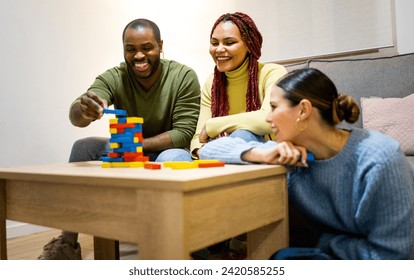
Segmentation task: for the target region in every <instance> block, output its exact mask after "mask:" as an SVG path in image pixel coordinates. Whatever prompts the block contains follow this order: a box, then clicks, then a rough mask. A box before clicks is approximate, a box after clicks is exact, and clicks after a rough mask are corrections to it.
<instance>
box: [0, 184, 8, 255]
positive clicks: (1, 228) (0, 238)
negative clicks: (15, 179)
mask: <svg viewBox="0 0 414 280" xmlns="http://www.w3.org/2000/svg"><path fill="white" fill-rule="evenodd" d="M0 259H1V260H7V234H6V180H0Z"/></svg>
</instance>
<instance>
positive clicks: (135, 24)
mask: <svg viewBox="0 0 414 280" xmlns="http://www.w3.org/2000/svg"><path fill="white" fill-rule="evenodd" d="M140 27H142V28H150V29H151V30H152V33H153V34H154V37H155V40H156V41H157V43H160V42H161V32H160V29H159V28H158V25H156V24H155V23H154V22H152V21H150V20H149V19H145V18H139V19H135V20H133V21H131V22H130V23H128V24H127V25H126V26H125V28H124V31H123V32H122V41H123V40H124V37H125V31H126V30H127V29H128V28H132V29H138V28H140Z"/></svg>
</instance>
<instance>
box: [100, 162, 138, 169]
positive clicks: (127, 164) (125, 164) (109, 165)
mask: <svg viewBox="0 0 414 280" xmlns="http://www.w3.org/2000/svg"><path fill="white" fill-rule="evenodd" d="M144 164H145V163H144V162H141V161H131V162H102V164H101V166H102V167H103V168H122V167H123V168H141V167H144Z"/></svg>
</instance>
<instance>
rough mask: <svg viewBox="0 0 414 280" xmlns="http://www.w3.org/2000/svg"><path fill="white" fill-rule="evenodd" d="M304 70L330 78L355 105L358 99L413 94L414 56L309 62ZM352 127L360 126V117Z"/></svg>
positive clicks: (412, 54) (358, 101)
mask: <svg viewBox="0 0 414 280" xmlns="http://www.w3.org/2000/svg"><path fill="white" fill-rule="evenodd" d="M308 67H312V68H317V69H319V70H321V71H322V72H323V73H325V74H326V75H327V76H328V77H329V78H331V79H332V81H333V82H334V83H335V85H336V86H337V89H338V91H339V92H342V93H344V94H347V95H350V96H352V97H354V98H355V101H356V102H357V103H358V104H359V105H360V98H361V97H370V96H377V97H405V96H407V95H409V94H411V93H412V92H414V79H413V77H414V53H411V54H405V55H397V56H392V57H381V58H365V59H341V60H310V61H308ZM355 125H356V126H359V127H362V122H361V118H360V119H359V120H358V122H357V123H356V124H355ZM343 126H345V127H349V125H343Z"/></svg>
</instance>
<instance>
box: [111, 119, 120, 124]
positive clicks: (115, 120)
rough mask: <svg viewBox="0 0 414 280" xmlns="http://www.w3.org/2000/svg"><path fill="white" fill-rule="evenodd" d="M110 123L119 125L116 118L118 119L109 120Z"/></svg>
mask: <svg viewBox="0 0 414 280" xmlns="http://www.w3.org/2000/svg"><path fill="white" fill-rule="evenodd" d="M109 123H110V124H116V123H118V119H117V118H116V119H109Z"/></svg>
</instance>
